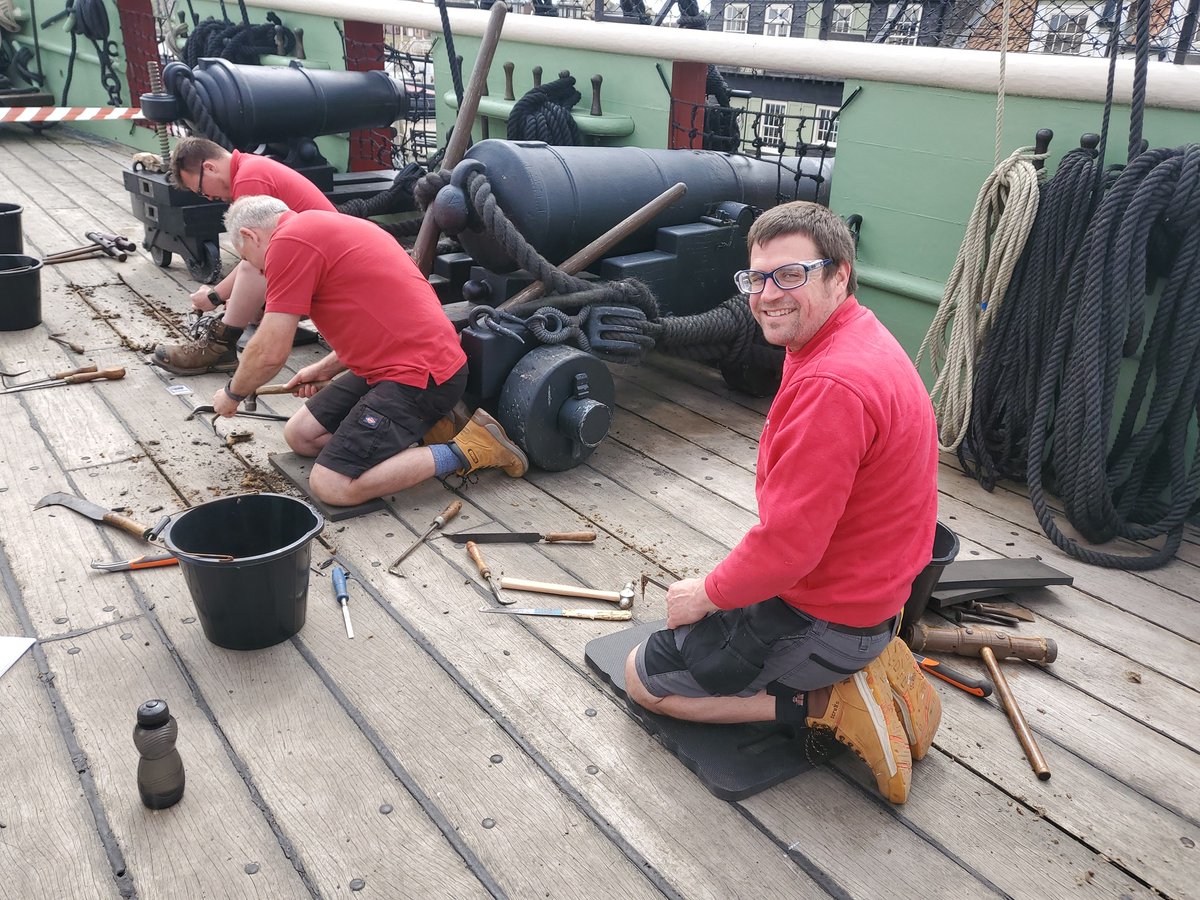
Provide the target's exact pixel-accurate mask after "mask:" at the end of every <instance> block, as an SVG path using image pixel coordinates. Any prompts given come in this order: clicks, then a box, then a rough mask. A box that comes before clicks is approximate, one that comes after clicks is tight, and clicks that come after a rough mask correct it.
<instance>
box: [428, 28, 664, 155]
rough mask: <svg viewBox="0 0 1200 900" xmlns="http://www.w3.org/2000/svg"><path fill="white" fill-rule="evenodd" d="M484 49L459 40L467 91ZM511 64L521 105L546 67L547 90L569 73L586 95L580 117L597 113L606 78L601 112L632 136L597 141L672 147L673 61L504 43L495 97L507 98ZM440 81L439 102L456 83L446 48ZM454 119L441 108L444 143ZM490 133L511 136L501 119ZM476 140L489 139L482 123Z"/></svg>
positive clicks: (491, 82)
mask: <svg viewBox="0 0 1200 900" xmlns="http://www.w3.org/2000/svg"><path fill="white" fill-rule="evenodd" d="M597 27H599V26H597ZM479 44H480V41H479V38H475V37H458V36H456V37H455V38H454V50H455V52H456V53H458V54H460V55H461V56H462V57H463V65H462V80H463V86H464V88H465V86H466V85H467V84H468V83H469V82H470V80H471V66H472V65H473V64H474V61H475V58H476V57H477V56H478V55H479ZM506 62H511V63H512V64H513V96H514V98H515V99H517V100H519V99H520V98H521V97H522V96H523V95H524V94H525V93H526V92H527V91H528V90H529V89H530V88H532V87H533V69H534V66H541V67H542V83H543V84H546V83H548V82H551V81H554V80H555V79H556V78H558V74H559V72H561V71H565V70H569V71H570V73H571V74H572V75H573V76H574V77H575V89H576V90H577V91H579V93H580V95H581V98H580V100H579V103H577V104H576V106H575V108H574V112H575V113H578V114H583V115H586V114H587V113H588V112H589V111H590V110H591V108H592V81H591V79H592V76H593V75H600V76H601V77H602V78H603V83H602V84H601V88H600V105H601V108H602V110H603V112H604V114H605V115H606V116H611V117H614V119H616V118H617V117H620V121H621V122H622V127H621V128H620V129H619V130H620V131H623V132H626V133H623V134H613V135H610V136H605V137H600V138H597V140H598V141H600V142H602V143H603V144H604V145H605V146H609V147H624V146H633V147H642V148H645V149H648V150H650V149H662V148H665V147H666V146H667V139H668V122H669V116H670V109H671V96H670V88H669V87H668V85H670V83H671V66H672V61H671V60H669V59H666V58H664V59H661V60H654V59H649V58H647V57H644V56H620V55H617V54H612V53H595V52H590V51H587V50H573V49H560V48H556V47H546V46H539V45H536V44H525V43H519V42H516V41H505V40H501V41H500V43H499V45H498V46H497V48H496V55H495V57H494V59H493V61H492V67H491V71H490V73H489V76H488V95H489V97H493V98H497V99H500V98H503V97H504V68H503V66H504V64H505V63H506ZM660 73H661V75H660ZM434 78H435V80H436V83H437V86H438V94H439V96H442V95H445V94H446V93H447V92H450V93H453V91H454V82H453V80H452V79H451V78H450V66H449V61H448V60H447V58H446V51H445V46H444V44H442V43H441V42H439V43H438V46H437V47H436V49H435V50H434ZM664 79H665V82H666V83H665V84H664ZM454 116H455V110H454V109H452V108H451V107H450V105H449V104H447V103H440V104H439V105H438V111H437V123H438V134H439V135H442V136H443V143H444V141H445V139H444V135H445V134H446V133H447V132H448V131H449V129H450V127H451V126H453V124H454ZM629 122H632V125H633V127H632V129H627V127H626V126H627V124H628V123H629ZM488 128H489V134H490V136H491V137H504V136H505V134H506V133H507V132H506V128H507V124H506V122H505V121H504V120H503V119H500V118H496V119H490V120H488ZM473 137H474V138H475V139H476V140H481V139H482V138H483V132H482V129H481V124H480V122H479V121H476V123H475V129H474V131H473Z"/></svg>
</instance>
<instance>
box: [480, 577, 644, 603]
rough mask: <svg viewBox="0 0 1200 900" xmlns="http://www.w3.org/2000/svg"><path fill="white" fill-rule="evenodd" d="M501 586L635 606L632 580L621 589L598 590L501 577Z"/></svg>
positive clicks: (516, 589)
mask: <svg viewBox="0 0 1200 900" xmlns="http://www.w3.org/2000/svg"><path fill="white" fill-rule="evenodd" d="M500 587H502V588H505V589H506V590H512V591H533V592H534V593H537V594H555V595H556V596H559V597H577V598H579V599H580V600H604V601H605V602H607V603H615V604H617V606H618V608H620V609H623V610H627V609H630V608H631V607H632V606H633V582H632V581H630V582H628V583H627V584H626V585H625V587H623V588H621V590H619V591H598V590H595V589H593V588H584V587H576V586H575V585H573V584H551V583H550V582H546V581H527V580H525V579H524V578H501V579H500ZM509 602H510V603H511V602H513V601H511V600H510V601H509Z"/></svg>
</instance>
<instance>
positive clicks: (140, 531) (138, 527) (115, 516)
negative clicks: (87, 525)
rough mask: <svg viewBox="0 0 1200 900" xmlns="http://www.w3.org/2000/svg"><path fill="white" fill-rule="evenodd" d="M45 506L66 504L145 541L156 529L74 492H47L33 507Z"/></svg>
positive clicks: (80, 512)
mask: <svg viewBox="0 0 1200 900" xmlns="http://www.w3.org/2000/svg"><path fill="white" fill-rule="evenodd" d="M43 506H65V507H66V508H67V509H72V510H74V511H75V512H77V513H79V514H80V515H84V516H87V517H88V518H89V519H91V520H92V521H94V522H103V523H105V524H106V525H112V526H113V527H114V528H120V529H121V530H122V531H124V532H125V533H126V534H132V535H133V536H134V537H136V538H141V539H142V540H143V541H150V540H151V537H150V535H151V533H152V532H153V531H154V530H155V529H154V528H147V527H146V526H145V525H143V524H141V523H140V522H138V521H135V520H134V519H131V518H129V516H125V515H122V514H121V513H117V512H113V511H112V510H111V509H105V508H104V507H103V506H101V505H100V504H98V503H93V502H92V501H90V500H84V499H83V498H82V497H76V496H75V495H74V494H63V493H54V494H47V495H46V496H45V497H43V498H42V499H41V500H39V501H38V502H37V503H36V504H35V505H34V507H33V508H34V509H41V508H42V507H43ZM156 527H157V526H156Z"/></svg>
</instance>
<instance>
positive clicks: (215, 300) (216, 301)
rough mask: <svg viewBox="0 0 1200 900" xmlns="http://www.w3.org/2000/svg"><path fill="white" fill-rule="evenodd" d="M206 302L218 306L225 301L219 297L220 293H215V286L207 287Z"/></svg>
mask: <svg viewBox="0 0 1200 900" xmlns="http://www.w3.org/2000/svg"><path fill="white" fill-rule="evenodd" d="M208 302H209V303H211V304H212V305H213V306H220V305H221V304H222V303H224V302H225V301H224V300H222V299H221V295H220V294H218V293H217V289H216V288H209V289H208Z"/></svg>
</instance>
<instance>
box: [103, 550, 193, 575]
mask: <svg viewBox="0 0 1200 900" xmlns="http://www.w3.org/2000/svg"><path fill="white" fill-rule="evenodd" d="M178 563H179V560H178V559H177V558H176V557H175V556H173V555H171V554H170V553H166V554H162V555H160V556H137V557H134V558H133V559H124V560H121V561H119V562H110V563H105V562H94V563H92V568H93V569H100V570H101V571H104V572H128V571H131V570H137V569H155V568H158V567H159V566H174V565H178Z"/></svg>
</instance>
